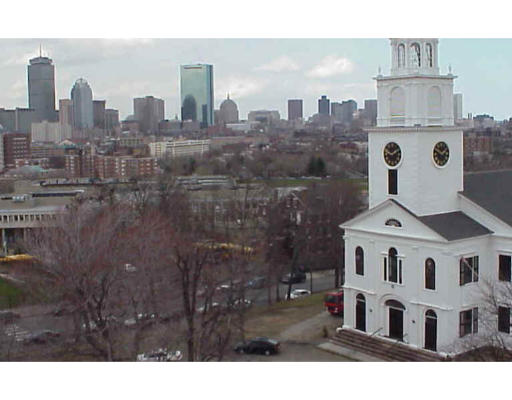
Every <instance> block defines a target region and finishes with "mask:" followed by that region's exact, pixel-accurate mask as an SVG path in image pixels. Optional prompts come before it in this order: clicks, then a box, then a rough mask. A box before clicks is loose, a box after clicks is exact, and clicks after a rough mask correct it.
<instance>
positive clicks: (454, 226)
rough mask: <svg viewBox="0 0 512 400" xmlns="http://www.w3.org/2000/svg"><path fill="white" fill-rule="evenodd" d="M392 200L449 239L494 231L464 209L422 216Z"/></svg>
mask: <svg viewBox="0 0 512 400" xmlns="http://www.w3.org/2000/svg"><path fill="white" fill-rule="evenodd" d="M391 201H392V202H393V203H395V204H397V205H399V206H400V207H401V208H403V209H404V210H405V211H407V212H408V213H409V214H411V215H412V216H413V217H415V218H417V219H418V220H419V221H421V222H422V223H423V224H425V225H426V226H428V227H429V228H430V229H432V230H433V231H434V232H436V233H437V234H439V235H441V236H442V237H444V238H445V239H446V240H448V241H451V240H459V239H468V238H472V237H477V236H482V235H487V234H489V233H493V232H492V231H490V230H489V229H487V228H486V227H485V226H483V225H481V224H480V223H478V222H476V221H475V220H474V219H473V218H471V217H469V216H468V215H466V214H464V213H463V212H462V211H454V212H449V213H443V214H431V215H423V216H421V217H420V216H418V215H416V214H414V213H413V212H412V211H411V210H409V209H408V208H407V207H405V206H404V205H403V204H400V203H399V202H398V201H396V200H395V199H391Z"/></svg>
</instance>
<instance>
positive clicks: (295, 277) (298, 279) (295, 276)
mask: <svg viewBox="0 0 512 400" xmlns="http://www.w3.org/2000/svg"><path fill="white" fill-rule="evenodd" d="M290 282H291V283H302V282H306V274H305V273H304V272H302V271H295V272H293V273H288V274H286V275H284V276H283V277H282V278H281V283H290Z"/></svg>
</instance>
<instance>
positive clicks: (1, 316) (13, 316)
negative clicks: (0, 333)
mask: <svg viewBox="0 0 512 400" xmlns="http://www.w3.org/2000/svg"><path fill="white" fill-rule="evenodd" d="M19 318H21V316H20V315H19V314H18V313H15V312H13V311H8V310H4V311H0V321H2V322H4V323H6V324H9V323H12V322H14V321H15V320H17V319H19Z"/></svg>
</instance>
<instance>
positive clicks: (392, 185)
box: [388, 169, 398, 194]
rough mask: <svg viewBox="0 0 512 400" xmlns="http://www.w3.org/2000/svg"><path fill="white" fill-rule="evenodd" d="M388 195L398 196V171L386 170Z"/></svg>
mask: <svg viewBox="0 0 512 400" xmlns="http://www.w3.org/2000/svg"><path fill="white" fill-rule="evenodd" d="M388 194H398V170H396V169H389V170H388Z"/></svg>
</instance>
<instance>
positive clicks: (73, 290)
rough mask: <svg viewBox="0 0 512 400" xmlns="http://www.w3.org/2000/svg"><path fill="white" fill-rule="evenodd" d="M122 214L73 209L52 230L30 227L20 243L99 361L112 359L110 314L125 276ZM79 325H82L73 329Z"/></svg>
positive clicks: (127, 216)
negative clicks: (64, 303)
mask: <svg viewBox="0 0 512 400" xmlns="http://www.w3.org/2000/svg"><path fill="white" fill-rule="evenodd" d="M132 221H133V218H132V216H131V213H130V212H129V211H127V210H124V209H121V208H119V207H118V208H116V207H110V206H108V207H107V206H98V207H96V206H91V205H90V204H82V205H78V206H75V207H73V208H71V209H70V210H69V212H68V213H66V214H65V215H62V216H60V217H59V221H58V223H57V226H55V227H53V228H44V229H35V230H33V231H31V232H30V234H29V235H28V238H27V240H26V241H25V248H26V250H27V251H28V252H29V254H31V255H33V256H34V257H36V259H37V260H38V262H37V263H36V264H35V269H36V271H37V272H38V274H37V276H38V280H39V282H40V283H42V285H43V287H44V288H45V289H46V290H48V291H50V292H53V293H55V294H57V296H58V297H59V298H60V300H65V301H67V302H68V303H69V304H70V305H71V307H72V309H73V313H74V316H75V330H76V331H79V330H80V331H81V330H83V331H84V335H85V339H86V341H87V343H88V344H89V345H90V346H91V347H92V348H93V349H94V350H95V351H96V352H97V353H98V354H99V355H100V356H101V357H103V358H104V359H106V360H114V359H115V357H116V351H115V342H116V337H115V335H114V331H115V330H116V329H115V327H114V325H115V319H114V318H112V316H113V314H114V313H116V312H119V308H120V307H121V308H122V307H124V305H122V304H119V302H118V301H117V299H118V295H119V290H120V288H121V287H122V285H121V284H122V283H123V281H124V277H125V275H124V274H125V270H124V268H123V267H124V265H125V264H126V263H127V262H128V261H129V259H128V258H127V254H128V252H127V246H128V245H129V242H130V241H129V240H126V232H127V227H128V226H129V224H130V223H132ZM78 324H81V326H76V325H78Z"/></svg>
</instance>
